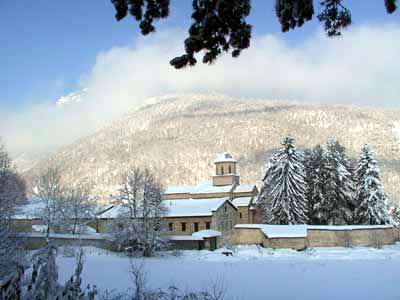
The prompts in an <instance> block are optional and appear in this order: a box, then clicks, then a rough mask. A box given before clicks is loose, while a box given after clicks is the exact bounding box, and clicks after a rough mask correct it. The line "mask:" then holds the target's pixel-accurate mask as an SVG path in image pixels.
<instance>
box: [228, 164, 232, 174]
mask: <svg viewBox="0 0 400 300" xmlns="http://www.w3.org/2000/svg"><path fill="white" fill-rule="evenodd" d="M228 169H229V174H232V168H231V166H229V168H228Z"/></svg>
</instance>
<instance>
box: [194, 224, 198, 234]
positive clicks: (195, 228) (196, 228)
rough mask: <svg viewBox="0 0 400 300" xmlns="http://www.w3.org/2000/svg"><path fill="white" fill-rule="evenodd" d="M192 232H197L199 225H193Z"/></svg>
mask: <svg viewBox="0 0 400 300" xmlns="http://www.w3.org/2000/svg"><path fill="white" fill-rule="evenodd" d="M193 225H194V232H197V231H199V223H194V224H193Z"/></svg>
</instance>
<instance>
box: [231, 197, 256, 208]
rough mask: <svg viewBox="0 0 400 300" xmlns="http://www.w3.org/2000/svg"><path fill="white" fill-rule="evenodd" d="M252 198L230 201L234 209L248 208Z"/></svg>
mask: <svg viewBox="0 0 400 300" xmlns="http://www.w3.org/2000/svg"><path fill="white" fill-rule="evenodd" d="M252 198H253V197H239V198H235V199H233V200H232V203H233V205H235V206H236V207H239V206H249V205H250V203H251V199H252Z"/></svg>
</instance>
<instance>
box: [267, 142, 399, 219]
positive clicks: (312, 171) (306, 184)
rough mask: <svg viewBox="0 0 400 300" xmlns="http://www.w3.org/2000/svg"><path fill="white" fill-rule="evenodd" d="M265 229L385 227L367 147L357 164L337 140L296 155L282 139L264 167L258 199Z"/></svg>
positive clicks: (382, 198) (382, 197)
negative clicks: (273, 226) (289, 226)
mask: <svg viewBox="0 0 400 300" xmlns="http://www.w3.org/2000/svg"><path fill="white" fill-rule="evenodd" d="M259 206H260V208H261V209H262V210H263V213H264V221H265V223H267V224H318V225H346V224H370V225H381V224H389V223H391V221H392V218H391V215H390V212H389V205H388V198H387V195H386V194H385V193H384V191H383V189H382V185H381V179H380V174H379V167H378V162H377V160H376V159H375V156H374V152H373V150H372V147H371V146H370V145H364V146H363V148H362V149H361V153H360V155H359V158H358V161H357V163H356V165H353V164H352V163H351V161H350V159H349V158H348V157H347V156H346V149H345V147H343V146H342V145H340V144H339V142H338V141H334V140H330V141H328V142H327V143H326V145H317V146H315V147H314V148H313V149H306V150H304V151H300V150H298V149H297V148H296V146H295V143H294V139H293V138H292V137H286V138H285V139H284V140H283V142H282V148H281V149H279V150H278V151H276V152H275V153H274V155H273V156H272V157H271V158H270V159H269V161H268V163H267V171H266V173H265V176H264V178H263V183H262V187H261V191H260V195H259Z"/></svg>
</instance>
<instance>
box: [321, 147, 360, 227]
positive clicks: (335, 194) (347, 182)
mask: <svg viewBox="0 0 400 300" xmlns="http://www.w3.org/2000/svg"><path fill="white" fill-rule="evenodd" d="M326 149H327V161H328V170H329V171H330V172H329V173H328V175H329V176H332V177H333V178H328V182H329V181H332V182H331V183H330V184H328V188H332V189H333V190H332V191H327V193H328V194H330V195H331V196H332V197H329V201H330V202H331V203H330V209H329V217H328V224H333V225H343V224H350V223H352V218H353V213H354V209H355V206H356V205H355V201H354V190H355V183H354V173H353V168H352V166H351V163H350V160H349V159H348V158H347V156H346V149H345V147H343V146H342V145H340V144H339V142H338V141H334V140H330V141H328V143H327V145H326Z"/></svg>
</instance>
